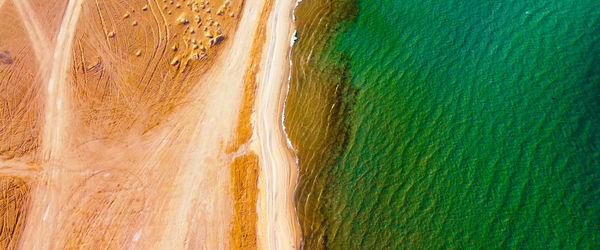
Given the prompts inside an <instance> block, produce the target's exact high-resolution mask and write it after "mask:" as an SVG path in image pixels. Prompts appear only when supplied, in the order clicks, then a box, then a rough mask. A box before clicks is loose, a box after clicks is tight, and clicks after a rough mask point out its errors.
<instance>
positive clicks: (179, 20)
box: [177, 15, 190, 25]
mask: <svg viewBox="0 0 600 250" xmlns="http://www.w3.org/2000/svg"><path fill="white" fill-rule="evenodd" d="M177 22H178V23H179V24H183V25H186V24H188V23H190V21H189V20H188V19H187V18H185V15H181V16H179V17H178V18H177Z"/></svg>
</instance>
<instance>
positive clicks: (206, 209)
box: [0, 0, 300, 249]
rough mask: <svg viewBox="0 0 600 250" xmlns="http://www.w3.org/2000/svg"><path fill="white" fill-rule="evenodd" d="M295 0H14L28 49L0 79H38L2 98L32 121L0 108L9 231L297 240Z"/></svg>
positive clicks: (11, 43)
mask: <svg viewBox="0 0 600 250" xmlns="http://www.w3.org/2000/svg"><path fill="white" fill-rule="evenodd" d="M294 3H295V2H293V1H287V0H286V1H281V0H272V1H268V0H247V1H241V0H239V1H238V0H231V1H227V0H214V1H210V3H209V1H206V2H204V1H201V2H196V1H187V4H186V2H185V1H170V3H168V2H166V1H165V3H162V2H146V1H131V2H129V3H128V4H127V5H125V4H123V3H121V2H119V1H103V2H100V1H89V0H87V1H86V0H77V1H75V0H72V1H67V0H62V1H56V2H53V3H45V2H39V1H38V0H23V1H17V0H6V1H0V13H1V14H3V15H5V16H7V17H8V18H7V19H6V21H4V20H3V21H2V23H0V26H2V27H10V28H7V29H4V30H3V31H2V33H6V34H9V33H10V34H11V35H10V36H5V38H4V40H2V38H0V43H1V44H5V45H4V46H3V47H2V48H0V49H1V50H3V51H7V53H8V54H10V59H11V60H14V61H15V62H17V63H12V61H11V63H5V64H2V65H0V75H2V76H5V75H7V74H9V73H10V74H11V77H4V78H2V81H0V84H1V85H2V86H4V88H3V89H5V90H11V91H12V89H17V88H20V89H24V92H23V94H22V95H23V96H18V95H13V96H10V97H9V99H7V101H6V102H5V103H4V104H2V105H3V106H2V107H1V108H2V110H4V112H2V113H1V115H2V118H3V119H5V120H13V121H23V122H21V123H2V124H0V126H2V127H1V128H2V129H3V131H9V133H5V134H2V135H1V136H2V137H1V138H0V139H1V140H0V149H1V150H0V152H2V153H1V154H0V163H1V164H0V182H1V183H2V186H1V188H3V191H2V192H3V193H8V194H10V195H9V196H10V198H7V199H3V200H2V201H1V202H2V204H4V205H5V206H4V207H5V209H6V211H3V212H4V213H3V219H4V221H7V225H6V227H7V228H9V229H10V230H8V231H6V230H5V231H3V232H2V239H3V240H2V241H0V244H1V245H2V246H3V247H6V248H11V249H14V248H18V249H62V248H90V247H91V248H132V249H148V248H152V249H228V248H234V249H235V248H243V247H244V246H249V247H251V248H260V249H293V248H299V246H300V235H299V228H298V223H297V219H296V215H295V210H294V207H293V190H294V186H295V181H296V180H295V178H296V175H297V173H296V172H297V166H296V165H295V162H294V156H293V154H292V152H291V151H290V149H289V148H288V146H287V144H286V139H285V134H284V133H283V129H282V116H281V114H282V111H283V110H282V107H283V101H284V98H285V90H286V86H287V85H286V84H287V78H288V74H289V58H288V53H289V49H290V47H289V44H290V39H291V36H292V32H293V26H292V16H291V15H292V8H293V4H294ZM211 8H212V10H211ZM44 10H52V12H45V11H44ZM265 10H269V11H268V12H267V14H262V13H264V11H265ZM44 15H47V16H44ZM21 20H23V21H21ZM248 31H256V32H248ZM259 35H260V36H262V39H257V36H259ZM252 53H255V54H252ZM24 65H29V70H30V71H31V72H28V71H26V70H23V67H24ZM14 72H17V73H14ZM248 79H255V81H253V82H254V83H253V84H250V83H249V81H248ZM250 82H252V81H250ZM17 86H19V87H17ZM18 93H21V92H18ZM10 98H14V99H10ZM23 103H25V104H26V105H23ZM248 103H250V104H248ZM7 110H16V111H17V112H6V111H7ZM248 110H249V111H248ZM245 112H246V113H245ZM248 112H249V113H248ZM27 114H37V115H34V116H32V117H31V118H28V119H25V118H20V116H24V115H27ZM16 115H20V116H18V117H17V116H16ZM246 116H247V117H251V118H250V119H246V118H244V117H246ZM245 127H248V128H251V130H252V133H251V134H250V135H248V136H247V137H248V138H247V139H244V138H245V137H244V136H240V134H241V133H243V132H244V128H245ZM17 130H18V131H25V132H19V133H17V132H14V133H13V132H11V131H17ZM25 135H26V136H25ZM240 138H242V139H240ZM240 140H241V143H240ZM252 155H256V156H257V158H256V159H257V160H256V161H253V160H252V159H253V156H252ZM256 164H258V166H256V168H257V169H258V170H259V171H258V173H257V176H258V177H256V178H257V179H255V180H254V181H252V174H251V173H252V171H251V169H250V168H248V169H244V168H245V167H249V166H250V165H256ZM234 166H237V167H238V168H234ZM239 167H241V170H244V171H243V172H242V173H243V174H242V176H241V177H239V176H238V172H236V171H237V170H238V169H239ZM238 182H242V183H238ZM252 183H254V184H253V185H251V184H252ZM240 187H241V188H240ZM252 193H257V194H258V195H257V198H255V201H253V200H252V199H251V200H245V199H246V198H245V197H246V196H247V195H248V194H252ZM240 213H243V216H239V214H240ZM253 214H254V215H253ZM252 218H256V219H252ZM240 225H241V226H240ZM249 235H255V236H254V237H248V236H249Z"/></svg>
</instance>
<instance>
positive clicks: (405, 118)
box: [286, 0, 600, 249]
mask: <svg viewBox="0 0 600 250" xmlns="http://www.w3.org/2000/svg"><path fill="white" fill-rule="evenodd" d="M341 2H343V3H341ZM316 5H319V6H320V7H319V8H318V10H319V11H311V10H315V7H314V6H316ZM323 6H325V7H323ZM332 6H333V7H332ZM340 6H346V7H347V6H352V8H353V10H352V11H350V12H351V13H350V14H343V13H342V14H340V13H339V11H340V9H341V10H342V11H346V12H348V11H347V10H346V9H344V8H339V7H340ZM310 13H313V14H312V15H311V14H310ZM317 14H319V15H323V14H326V15H330V16H331V15H334V16H336V17H340V18H339V19H333V21H331V22H332V23H331V25H330V26H328V25H326V24H323V23H322V22H323V20H322V19H320V18H317V17H315V15H317ZM297 16H298V17H297V18H298V23H299V28H298V38H299V41H298V45H297V47H295V48H294V52H293V53H294V56H293V60H294V64H295V67H296V68H295V69H294V70H293V72H292V78H293V79H292V82H291V89H290V97H289V99H288V108H287V110H286V114H287V117H286V126H287V127H288V130H289V133H290V137H291V139H292V142H293V144H294V146H295V147H296V148H297V150H298V156H299V163H300V180H299V182H300V183H299V186H298V189H297V192H296V196H297V197H296V205H297V208H298V213H299V218H300V222H301V226H302V231H303V235H304V244H305V245H304V247H305V248H306V249H320V248H332V249H357V248H362V249H371V248H400V247H409V248H432V247H433V248H440V247H442V248H464V247H469V248H471V247H472V248H496V247H501V248H548V247H550V248H596V249H598V248H600V135H599V134H600V1H598V0H582V1H567V0H554V1H550V0H539V1H533V0H519V1H516V0H512V1H457V0H444V1H442V0H425V1H400V0H357V1H355V2H350V1H345V0H338V1H311V0H305V1H304V2H302V3H300V6H299V8H298V10H297ZM325 21H328V20H326V19H325ZM311 24H312V26H311ZM319 27H320V28H319ZM311 28H312V29H313V30H311ZM323 30H329V31H333V33H331V32H329V33H327V32H322V31H323ZM315 37H316V38H315ZM319 37H321V39H320V38H319ZM302 39H306V40H305V43H304V44H303V43H302V41H303V40H302ZM315 58H316V59H315ZM327 58H330V59H327ZM311 64H312V66H311ZM315 64H317V65H318V67H315V66H314V65H315ZM326 65H330V66H326ZM313 71H314V72H313ZM328 72H329V73H328ZM332 72H333V73H332ZM325 73H328V74H334V75H333V76H329V77H328V76H326V75H323V74H325ZM328 86H329V87H328ZM307 110H308V111H307ZM321 113H322V114H321ZM311 114H313V115H315V114H316V117H317V118H315V117H312V118H311ZM319 128H321V129H319ZM314 131H317V132H314ZM318 131H324V132H318ZM311 133H312V135H311ZM332 138H333V139H332ZM320 141H324V142H327V143H328V144H325V145H317V144H318V143H317V142H320ZM315 145H317V146H315Z"/></svg>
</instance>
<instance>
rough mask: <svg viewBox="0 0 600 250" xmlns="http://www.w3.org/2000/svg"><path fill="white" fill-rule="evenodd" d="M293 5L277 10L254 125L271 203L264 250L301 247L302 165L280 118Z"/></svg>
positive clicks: (284, 2)
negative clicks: (298, 198) (298, 189)
mask: <svg viewBox="0 0 600 250" xmlns="http://www.w3.org/2000/svg"><path fill="white" fill-rule="evenodd" d="M294 3H295V1H293V0H277V1H275V4H274V6H273V12H272V14H271V16H270V17H269V21H268V27H267V44H266V46H267V47H266V51H264V54H263V56H264V58H263V61H262V62H261V66H262V70H261V73H260V77H259V78H260V80H259V86H258V93H257V101H256V110H257V111H256V121H255V125H256V130H257V137H258V142H259V144H260V147H261V153H260V156H261V161H260V163H261V167H262V173H263V174H264V178H265V179H264V180H265V182H266V183H265V185H266V192H263V193H261V199H262V202H264V203H266V204H265V205H266V207H264V208H262V209H266V218H264V216H263V217H261V216H259V224H260V223H265V224H266V236H263V237H266V239H265V240H266V242H263V244H265V246H263V247H265V248H268V249H297V248H299V246H300V233H299V225H298V222H297V219H296V213H295V208H294V205H293V193H294V188H295V183H296V178H297V166H296V164H295V160H294V156H293V155H292V153H291V152H290V149H289V148H288V145H287V143H286V138H285V134H284V132H283V127H282V116H281V114H282V112H283V102H284V99H285V94H286V93H285V92H286V89H287V81H288V76H289V49H290V41H291V39H292V35H293V24H292V11H293V7H294V5H293V4H294ZM259 206H260V205H259ZM261 219H262V220H263V221H262V222H261V221H260V220H261ZM264 220H266V221H264Z"/></svg>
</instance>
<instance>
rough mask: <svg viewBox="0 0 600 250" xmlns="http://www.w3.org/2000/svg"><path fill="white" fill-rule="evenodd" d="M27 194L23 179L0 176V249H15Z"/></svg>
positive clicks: (26, 202) (22, 222)
mask: <svg viewBox="0 0 600 250" xmlns="http://www.w3.org/2000/svg"><path fill="white" fill-rule="evenodd" d="M29 193H30V192H29V186H28V185H27V183H26V182H25V181H24V180H23V179H21V178H18V177H13V176H0V211H2V213H1V214H0V248H2V249H16V248H17V246H18V243H19V239H20V237H21V233H22V231H23V226H24V225H25V215H27V213H26V210H27V206H28V205H29Z"/></svg>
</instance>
